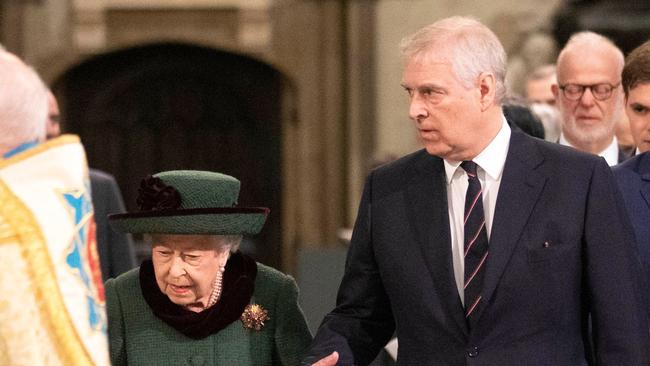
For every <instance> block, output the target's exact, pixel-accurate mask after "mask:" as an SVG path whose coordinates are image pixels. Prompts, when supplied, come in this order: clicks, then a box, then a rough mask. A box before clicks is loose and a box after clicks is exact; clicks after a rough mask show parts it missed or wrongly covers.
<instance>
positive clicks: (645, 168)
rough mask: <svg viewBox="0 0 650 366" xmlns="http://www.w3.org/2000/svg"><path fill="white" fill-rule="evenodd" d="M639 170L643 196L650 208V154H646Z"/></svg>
mask: <svg viewBox="0 0 650 366" xmlns="http://www.w3.org/2000/svg"><path fill="white" fill-rule="evenodd" d="M637 169H638V170H637V172H638V173H639V177H641V195H642V196H643V199H645V202H646V204H648V207H650V153H646V154H645V155H644V156H643V157H642V160H641V161H640V162H639V165H638V167H637Z"/></svg>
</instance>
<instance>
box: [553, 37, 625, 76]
mask: <svg viewBox="0 0 650 366" xmlns="http://www.w3.org/2000/svg"><path fill="white" fill-rule="evenodd" d="M582 47H589V48H590V49H594V50H598V49H600V50H606V49H609V50H610V51H612V52H614V54H615V56H616V59H617V65H616V66H617V67H618V71H617V74H619V75H620V74H621V73H622V72H623V66H624V65H625V56H624V55H623V52H622V51H621V49H620V48H618V46H616V44H615V43H614V42H612V40H611V39H609V38H607V37H605V36H603V35H600V34H598V33H595V32H592V31H582V32H578V33H574V34H573V35H572V36H571V37H570V38H569V40H568V41H567V43H566V45H564V47H563V48H562V50H561V51H560V54H559V55H558V56H557V66H558V68H559V67H560V64H561V62H562V60H563V59H564V58H565V57H566V55H567V54H568V53H569V52H570V51H571V50H573V49H574V48H582ZM582 57H598V55H597V54H596V55H593V54H592V55H583V56H582ZM559 71H561V70H559ZM559 76H560V75H558V78H559Z"/></svg>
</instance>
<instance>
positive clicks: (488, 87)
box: [478, 72, 497, 111]
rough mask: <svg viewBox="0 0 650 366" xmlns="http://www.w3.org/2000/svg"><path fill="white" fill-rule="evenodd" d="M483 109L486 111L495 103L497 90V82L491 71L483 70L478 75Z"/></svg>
mask: <svg viewBox="0 0 650 366" xmlns="http://www.w3.org/2000/svg"><path fill="white" fill-rule="evenodd" d="M478 89H479V92H480V103H481V110H482V111H485V110H487V109H488V108H489V107H490V106H492V105H493V104H494V101H495V99H496V92H497V82H496V78H495V77H494V74H492V73H491V72H482V73H481V74H480V75H479V76H478Z"/></svg>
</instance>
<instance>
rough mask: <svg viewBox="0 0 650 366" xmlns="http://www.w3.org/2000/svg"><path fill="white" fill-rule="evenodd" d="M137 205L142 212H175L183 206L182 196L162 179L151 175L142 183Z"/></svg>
mask: <svg viewBox="0 0 650 366" xmlns="http://www.w3.org/2000/svg"><path fill="white" fill-rule="evenodd" d="M136 203H137V204H138V206H139V207H140V210H142V211H150V210H169V209H172V210H173V209H176V208H179V207H180V206H181V195H180V194H179V193H178V191H177V190H176V189H175V188H174V187H172V186H169V185H167V184H165V183H164V182H163V181H162V180H161V179H160V178H157V177H153V176H151V175H149V176H147V177H146V178H144V179H143V180H142V181H141V182H140V188H138V199H137V202H136Z"/></svg>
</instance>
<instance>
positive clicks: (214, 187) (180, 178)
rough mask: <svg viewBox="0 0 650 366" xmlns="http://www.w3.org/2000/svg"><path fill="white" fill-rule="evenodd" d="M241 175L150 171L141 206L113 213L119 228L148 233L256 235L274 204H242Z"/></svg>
mask: <svg viewBox="0 0 650 366" xmlns="http://www.w3.org/2000/svg"><path fill="white" fill-rule="evenodd" d="M239 185H240V183H239V180H237V179H236V178H234V177H231V176H229V175H225V174H221V173H215V172H206V171H198V170H172V171H168V172H162V173H158V174H154V175H153V176H148V177H146V178H145V179H143V180H142V182H141V183H140V188H139V189H138V200H137V203H138V206H140V211H138V212H127V213H121V214H111V215H108V219H109V221H110V223H111V226H112V227H113V229H115V230H116V231H120V232H127V233H143V234H145V233H146V234H218V235H237V234H249V235H252V234H257V233H258V232H259V231H260V230H261V229H262V226H264V221H266V216H267V215H268V213H269V209H268V208H266V207H239V206H236V205H237V198H238V197H239Z"/></svg>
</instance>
